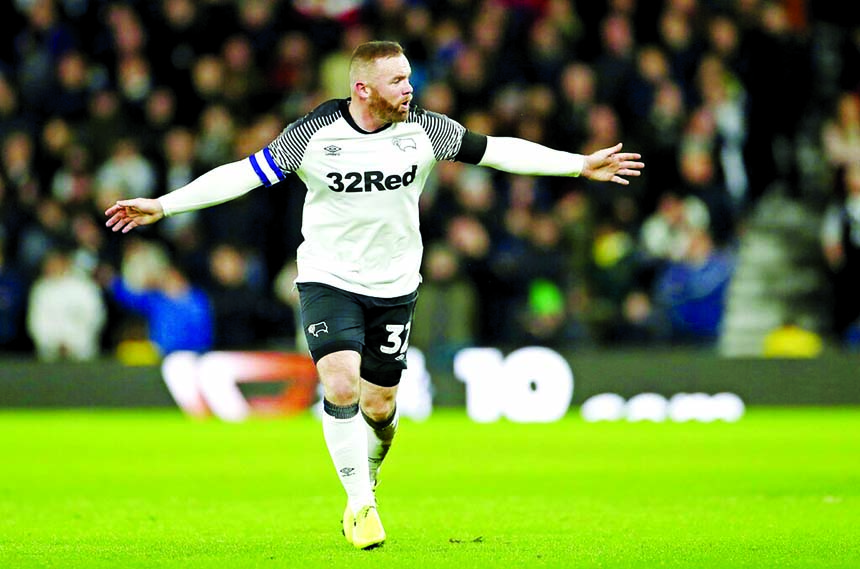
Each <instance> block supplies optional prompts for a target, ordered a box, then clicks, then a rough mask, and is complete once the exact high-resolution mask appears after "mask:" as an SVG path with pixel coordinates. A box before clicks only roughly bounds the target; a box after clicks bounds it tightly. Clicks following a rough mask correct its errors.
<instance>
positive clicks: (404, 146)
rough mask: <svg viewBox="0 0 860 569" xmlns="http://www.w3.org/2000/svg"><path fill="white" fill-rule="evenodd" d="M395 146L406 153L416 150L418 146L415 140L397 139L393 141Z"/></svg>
mask: <svg viewBox="0 0 860 569" xmlns="http://www.w3.org/2000/svg"><path fill="white" fill-rule="evenodd" d="M391 142H392V143H393V144H394V146H396V147H397V148H399V149H400V150H401V152H406V151H407V150H416V149H417V148H418V145H417V144H416V143H415V139H413V138H401V137H397V138H395V139H393V140H392V141H391Z"/></svg>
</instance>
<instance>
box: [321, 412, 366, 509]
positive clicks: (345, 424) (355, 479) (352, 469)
mask: <svg viewBox="0 0 860 569" xmlns="http://www.w3.org/2000/svg"><path fill="white" fill-rule="evenodd" d="M323 410H324V412H323V414H322V424H323V435H324V437H325V443H326V446H327V447H328V452H329V454H330V455H331V460H332V462H333V463H334V467H335V470H336V471H337V475H338V478H340V483H341V485H342V486H343V489H344V490H345V491H346V496H347V499H348V501H349V506H350V508H351V509H352V511H353V512H357V511H359V510H360V509H361V508H362V507H364V506H372V505H376V500H375V498H374V496H373V488H372V487H371V485H370V473H369V471H368V466H367V435H366V434H365V432H364V431H365V427H364V420H363V419H362V418H361V417H360V416H359V414H358V404H357V403H356V404H355V405H349V406H345V407H341V406H338V405H334V404H332V403H329V402H328V401H324V404H323Z"/></svg>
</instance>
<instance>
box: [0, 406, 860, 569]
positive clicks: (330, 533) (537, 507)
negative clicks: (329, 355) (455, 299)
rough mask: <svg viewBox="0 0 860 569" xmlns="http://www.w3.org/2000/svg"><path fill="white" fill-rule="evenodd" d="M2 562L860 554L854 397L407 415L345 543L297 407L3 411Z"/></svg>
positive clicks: (497, 563) (742, 561)
mask: <svg viewBox="0 0 860 569" xmlns="http://www.w3.org/2000/svg"><path fill="white" fill-rule="evenodd" d="M0 452H2V454H0V567H2V568H19V567H57V568H71V567H112V568H113V567H120V568H133V567H159V568H161V567H169V568H174V567H175V568H196V567H262V568H267V567H272V568H274V567H325V568H333V567H349V568H362V567H368V568H374V569H381V568H386V567H396V568H405V567H421V568H435V567H452V568H471V567H476V568H479V567H505V568H511V567H516V568H519V567H625V568H628V567H633V568H638V567H642V568H646V567H647V568H652V567H697V568H705V567H750V568H757V569H759V568H770V567H780V568H782V567H804V568H806V567H860V408H826V409H825V408H796V409H784V408H776V409H773V408H753V409H750V410H748V412H747V415H746V416H745V417H744V418H743V419H741V420H740V421H739V422H737V423H708V424H702V423H675V424H671V423H661V424H652V423H625V422H622V423H593V424H590V423H586V422H584V421H582V420H581V419H580V418H579V417H578V416H577V415H576V414H575V413H571V415H570V416H569V417H568V418H566V419H564V420H562V421H559V422H556V423H551V424H528V425H524V424H514V423H510V422H498V423H492V424H477V423H473V422H471V421H470V420H469V419H468V418H467V417H466V416H465V412H464V411H463V410H437V411H436V412H435V413H434V415H433V416H431V417H430V418H429V419H428V420H427V421H424V422H412V421H408V420H404V421H403V422H402V424H401V429H400V432H399V434H398V440H397V442H396V446H395V447H394V449H393V450H392V452H391V454H390V455H389V459H388V460H387V462H386V464H385V466H384V467H383V470H382V484H381V485H380V487H379V490H378V496H379V501H380V513H381V515H382V520H383V522H384V524H385V527H386V531H387V533H388V541H387V542H386V543H385V545H384V546H383V547H381V548H379V549H376V550H372V551H357V550H355V549H353V548H352V547H351V546H350V545H349V544H347V543H346V542H345V541H344V539H343V537H342V536H341V533H340V527H339V521H340V514H341V512H342V509H343V506H344V503H345V500H344V497H343V495H342V490H341V489H340V485H339V484H338V482H337V479H336V477H335V474H334V472H333V469H332V468H331V466H330V461H329V458H328V455H327V453H326V451H325V448H324V445H323V441H322V432H321V427H320V424H319V422H318V420H317V419H316V418H315V417H313V416H311V415H310V414H305V415H300V416H296V417H291V418H286V419H255V420H251V421H247V422H245V423H240V424H228V423H223V422H220V421H218V420H215V419H212V420H192V419H188V418H186V417H184V416H183V415H181V414H180V413H178V412H172V411H164V410H159V411H4V412H0Z"/></svg>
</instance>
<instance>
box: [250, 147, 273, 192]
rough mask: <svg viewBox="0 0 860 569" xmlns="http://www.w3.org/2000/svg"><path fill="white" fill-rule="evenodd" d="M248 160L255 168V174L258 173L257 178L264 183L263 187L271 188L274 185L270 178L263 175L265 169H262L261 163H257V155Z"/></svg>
mask: <svg viewBox="0 0 860 569" xmlns="http://www.w3.org/2000/svg"><path fill="white" fill-rule="evenodd" d="M248 160H250V161H251V166H252V167H253V168H254V172H256V173H257V177H258V178H260V181H261V182H263V185H264V186H266V187H269V186H271V185H272V183H271V182H270V181H269V178H268V177H267V176H266V174H264V173H263V169H262V168H260V163H259V162H257V156H256V154H252V155H250V156H248Z"/></svg>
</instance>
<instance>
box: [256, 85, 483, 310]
mask: <svg viewBox="0 0 860 569" xmlns="http://www.w3.org/2000/svg"><path fill="white" fill-rule="evenodd" d="M464 139H465V140H466V141H467V144H464ZM485 147H486V138H485V137H483V136H482V135H476V134H473V133H470V132H468V131H467V130H466V129H465V128H464V127H463V126H462V125H461V124H459V123H458V122H456V121H454V120H453V119H451V118H448V117H446V116H444V115H441V114H438V113H432V112H429V111H425V110H423V109H418V108H413V109H412V110H411V111H410V114H409V118H408V119H407V120H406V121H404V122H400V123H392V124H389V125H387V126H386V127H383V128H382V129H380V130H379V131H376V132H372V133H369V132H366V131H364V130H362V129H361V128H360V127H358V125H356V123H355V122H354V121H353V119H352V117H351V116H350V114H349V110H348V101H347V100H345V99H344V100H332V101H328V102H326V103H323V104H322V105H320V106H319V107H317V108H316V109H315V110H313V111H312V112H310V113H309V114H307V115H306V116H304V117H302V118H301V119H299V120H297V121H295V122H294V123H292V124H290V125H289V126H287V128H285V129H284V130H283V132H281V134H280V135H279V136H278V137H277V138H276V139H275V140H274V141H272V142H271V144H269V145H268V146H267V147H265V148H263V149H262V150H260V151H259V152H257V153H256V154H254V155H252V156H250V157H249V158H248V160H250V162H251V165H252V166H253V168H254V170H255V171H256V172H257V175H258V176H259V178H260V181H261V182H262V183H263V185H265V186H270V185H272V184H273V183H276V182H278V181H279V180H281V179H283V178H284V177H285V176H286V174H288V173H290V172H295V173H296V174H297V175H298V176H299V177H300V178H301V179H302V181H303V182H304V183H305V185H306V186H307V189H308V192H307V196H306V198H305V204H304V210H303V213H302V236H303V238H304V240H303V242H302V244H301V245H300V246H299V249H298V258H297V261H298V277H297V278H296V282H318V283H324V284H328V285H331V286H334V287H337V288H340V289H343V290H347V291H350V292H355V293H359V294H364V295H368V296H375V297H380V298H391V297H395V296H402V295H406V294H410V293H411V292H413V291H414V290H415V289H416V288H418V284H419V282H420V278H421V277H420V274H419V271H420V267H421V257H422V252H423V245H422V243H421V234H420V233H419V229H418V198H419V196H420V195H421V191H422V189H423V188H424V183H425V182H426V180H427V177H428V176H429V175H430V172H431V171H432V169H433V167H434V166H435V164H436V162H437V161H440V160H459V161H463V162H469V163H473V164H474V163H477V162H479V161H480V159H481V157H482V156H483V152H484V149H485Z"/></svg>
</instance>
